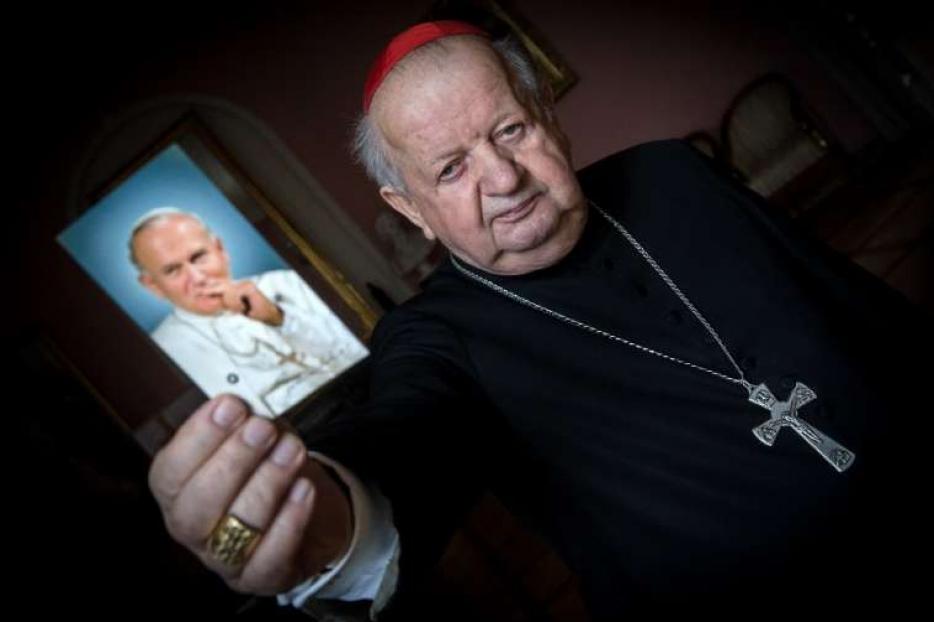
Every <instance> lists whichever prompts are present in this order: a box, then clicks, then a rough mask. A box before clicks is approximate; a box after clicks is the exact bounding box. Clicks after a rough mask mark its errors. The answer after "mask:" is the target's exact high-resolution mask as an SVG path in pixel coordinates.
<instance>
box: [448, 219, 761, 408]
mask: <svg viewBox="0 0 934 622" xmlns="http://www.w3.org/2000/svg"><path fill="white" fill-rule="evenodd" d="M590 205H591V206H592V207H593V208H594V209H595V210H597V212H599V213H600V215H601V216H603V217H604V218H606V220H607V221H608V222H609V223H610V224H611V225H613V227H615V228H616V230H617V231H619V233H620V235H622V236H623V237H624V238H626V240H628V241H629V243H630V244H632V247H633V248H634V249H635V250H636V252H638V253H639V254H640V255H641V256H642V258H643V259H645V261H646V262H647V263H648V264H649V265H650V266H651V267H652V269H653V270H655V272H656V273H657V274H658V276H660V277H661V279H662V280H663V281H664V282H665V284H666V285H668V287H669V288H670V289H671V291H673V292H674V293H675V295H676V296H677V297H678V298H679V299H680V300H681V302H682V303H684V306H685V307H687V308H688V310H689V311H690V312H691V313H692V314H693V315H694V317H696V318H697V321H698V322H700V323H701V324H702V325H703V327H704V328H705V329H706V330H707V332H708V333H710V336H711V337H712V338H713V340H714V341H715V342H716V343H717V345H718V346H720V349H721V350H722V351H723V354H725V355H726V358H727V359H728V360H729V361H730V365H732V366H733V369H735V370H736V373H737V375H738V376H739V377H738V378H734V377H732V376H727V375H726V374H722V373H720V372H718V371H716V370H713V369H709V368H707V367H704V366H703V365H697V364H696V363H691V362H690V361H685V360H684V359H681V358H678V357H677V356H672V355H671V354H665V353H664V352H659V351H658V350H654V349H652V348H649V347H648V346H644V345H642V344H640V343H636V342H635V341H630V340H629V339H625V338H623V337H620V336H618V335H614V334H613V333H609V332H607V331H605V330H601V329H599V328H597V327H595V326H591V325H590V324H588V323H586V322H582V321H580V320H577V319H575V318H572V317H569V316H567V315H564V314H563V313H560V312H558V311H555V310H554V309H550V308H548V307H545V306H543V305H540V304H538V303H537V302H533V301H531V300H529V299H528V298H525V297H523V296H520V295H519V294H517V293H515V292H513V291H510V290H508V289H506V288H505V287H502V286H500V285H498V284H496V283H494V282H493V281H491V280H489V279H487V278H485V277H483V276H480V275H479V274H477V273H476V272H473V271H472V270H468V269H467V268H466V267H464V266H463V264H461V262H460V261H458V259H457V258H456V257H455V256H454V255H451V262H452V263H453V264H454V267H455V268H457V270H458V271H460V272H461V274H463V275H464V276H466V277H467V278H469V279H472V280H474V281H476V282H477V283H480V284H481V285H484V286H485V287H488V288H489V289H491V290H493V291H494V292H496V293H498V294H501V295H503V296H505V297H506V298H509V299H510V300H513V301H515V302H518V303H520V304H522V305H525V306H526V307H529V308H531V309H534V310H536V311H538V312H540V313H544V314H545V315H548V316H550V317H553V318H555V319H557V320H560V321H562V322H565V323H567V324H570V325H571V326H576V327H577V328H580V329H582V330H585V331H587V332H589V333H593V334H595V335H599V336H601V337H605V338H606V339H609V340H610V341H615V342H617V343H622V344H625V345H627V346H629V347H632V348H635V349H636V350H640V351H642V352H646V353H648V354H652V355H654V356H657V357H659V358H662V359H665V360H666V361H670V362H672V363H677V364H679V365H684V366H685V367H690V368H691V369H695V370H697V371H701V372H704V373H707V374H710V375H711V376H716V377H717V378H720V379H721V380H725V381H727V382H730V383H733V384H738V385H740V386H742V387H743V388H744V389H746V391H747V392H748V393H750V394H752V390H753V388H754V386H753V384H752V383H750V382H749V381H748V380H746V376H745V375H744V374H743V370H742V369H740V367H739V365H737V364H736V360H735V359H734V358H733V355H732V354H730V351H729V350H728V349H727V347H726V346H725V345H724V344H723V340H722V339H721V338H720V335H719V334H717V331H716V330H714V328H713V326H711V325H710V322H708V321H707V320H706V319H705V318H704V316H703V315H701V312H700V311H698V310H697V307H695V306H694V305H693V304H692V303H691V301H690V300H688V297H687V296H685V295H684V293H682V292H681V290H680V289H679V288H678V286H677V285H675V282H674V281H672V280H671V277H669V276H668V274H666V273H665V271H664V270H663V269H662V267H661V266H659V265H658V262H656V261H655V259H653V258H652V256H651V255H650V254H649V252H648V251H647V250H645V249H644V248H643V247H642V245H641V244H639V242H638V240H636V239H635V238H634V237H633V236H632V234H631V233H629V231H627V230H626V228H625V227H624V226H623V225H622V224H621V223H619V222H617V221H616V220H615V219H613V217H612V216H610V215H609V214H608V213H606V212H605V211H603V210H602V209H601V208H600V207H599V206H598V205H597V204H596V203H594V202H593V201H591V202H590Z"/></svg>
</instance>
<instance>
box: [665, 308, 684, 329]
mask: <svg viewBox="0 0 934 622" xmlns="http://www.w3.org/2000/svg"><path fill="white" fill-rule="evenodd" d="M665 319H666V320H668V323H669V324H674V325H675V326H680V325H681V324H682V322H684V316H683V315H681V312H680V311H678V310H677V309H673V310H671V311H669V312H668V313H666V314H665Z"/></svg>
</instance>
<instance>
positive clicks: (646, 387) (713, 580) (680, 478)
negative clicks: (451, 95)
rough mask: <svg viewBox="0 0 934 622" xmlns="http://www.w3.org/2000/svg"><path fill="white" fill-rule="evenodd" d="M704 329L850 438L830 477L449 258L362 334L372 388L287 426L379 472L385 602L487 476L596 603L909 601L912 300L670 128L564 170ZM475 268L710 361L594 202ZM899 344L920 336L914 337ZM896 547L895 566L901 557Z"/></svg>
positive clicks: (585, 317) (770, 608) (665, 368)
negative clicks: (644, 254) (549, 232)
mask: <svg viewBox="0 0 934 622" xmlns="http://www.w3.org/2000/svg"><path fill="white" fill-rule="evenodd" d="M579 178H580V180H581V183H582V185H583V188H584V191H585V193H586V195H587V197H588V198H589V199H590V200H591V201H593V202H594V203H596V204H597V205H599V206H600V207H601V208H603V209H604V210H606V211H608V212H609V213H611V214H612V215H613V216H614V217H615V218H617V219H618V220H619V221H620V222H622V223H623V224H624V225H625V226H626V227H627V228H628V229H629V231H630V232H631V233H632V234H633V235H634V236H635V238H636V239H637V240H639V241H640V242H641V243H642V245H643V246H644V247H645V248H646V249H647V250H648V252H649V253H651V254H652V256H654V258H655V259H656V260H657V261H658V263H659V264H660V265H661V267H662V268H663V269H664V270H665V271H667V273H668V274H669V276H671V278H672V279H673V280H674V282H675V283H676V284H677V285H678V286H679V287H680V288H681V290H682V291H683V292H684V294H685V295H686V296H687V297H688V298H689V299H690V300H691V301H692V302H693V303H694V304H695V305H696V306H697V308H698V309H699V310H700V312H701V313H702V314H704V316H705V317H706V318H707V319H708V321H709V322H710V323H711V324H712V325H713V327H714V328H715V329H716V330H717V331H718V333H719V334H720V336H721V337H722V338H723V340H724V343H725V344H726V346H727V348H728V349H729V350H730V351H731V352H732V354H733V355H734V357H735V358H736V360H737V362H738V363H739V365H740V366H741V368H742V369H743V370H744V372H745V374H746V377H747V378H748V379H749V381H750V382H752V383H753V384H758V383H760V382H765V383H766V384H767V385H768V386H769V387H770V389H771V390H772V392H773V393H774V394H775V395H776V397H777V398H778V399H780V400H784V399H785V398H787V397H788V395H789V392H790V391H791V389H792V388H793V387H794V386H795V383H796V382H799V381H800V382H803V383H805V384H806V385H807V386H809V387H810V388H811V389H813V390H814V391H815V392H816V393H817V400H815V401H813V402H811V403H809V404H807V405H805V406H804V407H802V408H801V409H800V412H799V415H800V417H801V418H802V419H803V420H805V421H807V422H808V423H810V424H811V425H812V426H814V427H816V428H817V429H819V430H820V431H822V432H823V433H825V434H827V435H829V436H830V437H832V438H833V439H835V440H836V441H838V442H839V443H841V444H842V445H844V446H845V447H846V448H848V449H850V450H852V451H853V452H854V453H855V455H856V458H855V462H854V463H853V465H852V467H851V468H849V469H848V470H846V471H845V472H843V473H838V472H837V471H836V470H835V469H834V468H832V467H831V466H830V465H829V464H828V463H827V462H826V461H825V460H823V459H822V458H821V457H820V456H819V455H818V453H817V452H816V451H815V450H814V449H812V448H811V447H810V446H809V445H808V444H806V443H805V442H804V440H803V439H802V438H801V437H800V436H799V435H798V434H797V433H796V432H795V431H794V430H792V429H790V428H784V429H782V430H781V432H780V433H779V435H778V438H777V440H776V442H775V444H774V446H772V447H767V446H765V445H764V444H763V443H761V442H760V441H759V440H757V438H756V437H755V436H754V435H753V433H752V429H753V428H754V427H756V426H757V425H759V424H760V423H762V422H764V421H766V420H767V419H768V417H769V413H768V411H766V410H763V409H761V408H758V407H756V406H755V405H753V404H751V403H750V402H748V401H747V397H748V395H747V393H746V391H745V390H744V389H743V388H742V387H741V386H738V385H735V384H731V383H728V382H726V381H724V380H721V379H718V378H715V377H713V376H710V375H708V374H705V373H702V372H698V371H696V370H692V369H689V368H686V367H684V366H681V365H678V364H675V363H672V362H670V361H666V360H663V359H661V358H659V357H656V356H653V355H651V354H647V353H645V352H641V351H638V350H636V349H634V348H631V347H628V346H626V345H622V344H619V343H614V342H611V341H610V340H607V339H605V338H604V337H601V336H597V335H592V334H588V333H585V332H583V331H582V330H580V329H579V328H576V327H573V326H570V325H568V324H566V323H563V322H561V321H559V320H556V319H554V318H551V317H547V316H545V315H543V314H541V313H539V312H537V311H534V310H531V309H529V308H526V307H524V306H522V305H520V304H518V303H516V302H515V301H512V300H509V299H506V298H504V297H502V296H500V295H499V294H496V293H494V292H492V291H490V290H488V289H486V288H484V287H483V286H481V285H479V284H477V283H474V282H471V281H469V280H468V279H466V278H465V277H464V276H463V275H461V274H459V273H458V272H457V270H456V269H455V268H454V267H453V266H452V265H451V264H450V262H448V263H446V264H445V265H444V266H442V267H441V268H440V269H439V270H438V271H437V272H436V273H435V274H434V275H433V276H432V277H431V278H430V280H429V281H428V282H427V284H426V286H425V290H424V292H423V293H421V294H420V295H418V296H416V297H415V298H414V299H412V300H411V301H409V302H407V303H406V304H404V305H403V306H401V307H400V308H398V309H396V310H394V311H393V312H392V313H390V314H389V315H388V316H387V317H386V318H384V319H383V321H382V322H381V323H380V325H379V327H378V329H377V332H376V335H375V337H374V340H373V345H372V349H373V368H374V371H373V379H372V402H371V404H370V406H369V407H368V408H367V409H365V410H364V411H363V412H360V413H357V414H356V415H354V416H352V417H348V418H346V419H344V420H343V421H341V422H340V423H339V424H337V425H335V426H334V427H333V428H331V429H330V430H329V431H324V432H323V433H322V435H321V436H319V437H318V439H317V440H316V441H315V442H314V443H312V444H313V445H314V446H315V448H317V449H320V450H321V451H324V452H327V453H330V454H332V455H333V456H334V457H335V458H336V459H338V460H340V461H343V462H344V463H345V464H347V466H349V467H351V468H352V469H355V470H356V471H357V472H358V473H359V474H360V475H361V476H362V477H364V478H368V479H371V480H372V481H375V482H377V483H378V484H379V486H380V488H381V489H382V491H383V492H384V493H385V494H386V495H387V496H388V497H389V499H390V500H391V502H392V504H393V509H394V513H395V522H396V525H397V527H398V529H399V532H400V541H401V547H402V548H401V550H402V555H401V569H402V574H401V579H400V592H399V593H400V595H401V596H400V598H399V600H398V602H404V600H405V595H406V592H407V590H408V589H410V588H412V586H414V585H416V584H417V583H418V577H419V576H420V574H421V573H422V572H423V571H424V569H425V568H428V567H430V565H431V563H432V562H433V561H434V560H435V559H436V556H437V555H438V553H439V552H440V550H441V548H442V547H443V545H444V541H445V537H446V536H447V535H448V534H449V533H450V532H451V529H452V525H453V523H454V521H455V520H456V518H457V517H458V516H459V515H460V514H461V513H462V512H463V510H464V509H465V507H467V505H468V504H469V503H470V502H471V501H472V500H473V498H474V497H473V493H474V492H475V491H477V490H478V489H479V488H481V487H491V488H492V489H493V490H494V491H496V492H497V493H498V494H499V496H500V497H501V498H502V499H503V500H504V501H506V502H507V504H509V505H510V507H512V508H513V509H514V510H515V511H516V512H517V513H518V514H520V515H521V516H523V517H525V518H527V520H528V522H529V523H530V524H531V525H533V526H534V527H536V528H537V529H539V530H540V532H541V533H542V534H544V536H545V537H546V538H547V539H549V540H550V541H551V542H552V543H553V544H554V545H555V546H556V548H557V550H558V551H559V552H560V553H561V554H562V556H563V557H564V558H565V559H566V561H567V562H568V564H569V565H570V567H571V568H572V569H573V570H574V571H575V572H576V573H577V574H578V575H579V577H580V579H581V583H582V587H583V590H584V595H585V597H586V599H587V602H588V606H589V607H590V608H591V610H592V613H593V616H594V618H596V619H622V618H624V617H626V616H631V615H639V614H646V613H649V612H651V613H652V614H654V615H657V614H664V613H675V612H677V613H705V612H708V611H709V612H711V613H717V614H721V615H732V614H736V613H742V612H745V613H746V614H748V615H749V616H752V617H763V616H769V615H773V614H778V613H793V614H797V615H807V614H815V613H830V614H835V615H837V614H839V615H845V614H849V613H852V612H854V611H856V612H866V611H868V610H870V609H872V608H881V610H886V611H890V612H894V611H897V610H900V609H902V608H903V607H907V606H908V602H909V600H913V601H915V602H922V601H921V597H923V596H924V594H923V593H922V592H919V591H918V587H917V586H918V585H922V586H923V585H924V582H923V581H922V580H921V579H922V575H924V574H926V571H925V570H924V567H925V565H926V559H927V553H928V551H929V544H928V543H929V537H928V536H927V529H928V528H929V525H928V523H927V517H928V516H929V513H928V511H927V510H926V509H925V508H926V506H927V505H928V503H927V502H928V496H929V492H928V491H929V490H930V488H929V485H928V483H927V474H928V473H929V472H930V469H928V468H927V467H926V466H925V465H926V460H927V457H928V456H927V455H926V448H927V446H928V443H927V440H926V438H925V436H926V434H927V431H928V430H929V429H930V425H929V423H928V419H930V417H931V415H932V414H934V408H932V407H931V405H930V404H931V397H930V395H931V393H932V388H931V387H930V386H927V385H925V384H922V382H924V381H925V379H926V378H928V377H930V375H931V374H930V372H931V370H932V369H934V366H932V365H931V363H930V361H929V359H928V358H926V357H928V356H930V353H931V345H932V339H931V334H930V329H929V324H928V323H927V319H926V318H924V317H923V316H922V314H921V312H920V311H919V310H917V309H916V308H914V307H912V306H910V305H909V304H908V303H907V302H906V301H904V299H902V298H901V297H900V296H899V295H897V294H896V293H894V292H892V291H891V290H889V289H888V288H887V287H886V286H885V285H883V284H881V283H880V282H877V281H876V280H875V279H874V278H873V277H871V276H870V275H868V274H867V273H865V272H863V271H862V270H861V269H860V268H858V267H856V266H854V265H852V264H850V263H849V262H848V261H847V260H846V259H844V258H842V257H839V256H837V255H835V254H833V253H832V252H830V251H828V250H827V249H825V248H823V247H822V246H820V245H818V244H816V243H814V242H812V241H810V240H807V239H805V238H804V237H802V236H801V235H800V234H799V233H798V232H796V231H795V230H794V227H793V226H792V225H791V224H790V223H789V222H787V221H786V219H785V218H784V217H783V216H782V215H781V214H776V213H774V211H773V209H772V208H771V207H770V206H768V205H767V204H765V203H764V202H763V201H762V200H761V199H759V198H758V197H757V196H756V195H754V194H753V193H751V192H750V191H748V190H746V189H745V188H743V187H741V186H739V185H738V184H736V183H734V182H733V181H732V180H731V179H730V178H729V177H728V176H727V175H725V174H724V173H722V172H721V171H718V170H716V168H715V165H714V164H713V163H711V162H710V161H708V160H707V159H706V158H704V157H703V156H701V155H699V154H698V153H696V152H695V151H694V150H693V149H692V148H690V147H689V146H687V145H686V144H684V143H682V142H680V141H662V142H654V143H648V144H645V145H641V146H638V147H635V148H632V149H627V150H625V151H623V152H621V153H619V154H616V155H614V156H612V157H609V158H607V159H605V160H602V161H600V162H598V163H596V164H593V165H591V166H589V167H587V168H586V169H584V170H583V171H581V172H580V174H579ZM487 276H489V278H491V280H493V281H495V282H496V283H498V284H500V285H502V286H504V287H506V288H508V289H510V290H512V291H514V292H516V293H518V294H521V295H522V296H524V297H526V298H528V299H531V300H534V301H535V302H537V303H539V304H542V305H544V306H547V307H549V308H552V309H554V310H556V311H559V312H561V313H563V314H565V315H567V316H571V317H574V318H577V319H579V320H582V321H585V322H587V323H588V324H591V325H593V326H596V327H599V328H601V329H603V330H606V331H608V332H611V333H614V334H617V335H619V336H621V337H625V338H627V339H630V340H632V341H636V342H638V343H641V344H643V345H645V346H648V347H651V348H653V349H655V350H659V351H661V352H665V353H667V354H670V355H674V356H677V357H679V358H682V359H685V360H687V361H691V362H693V363H696V364H699V365H703V366H705V367H708V368H711V369H714V370H717V371H720V372H722V373H724V374H726V375H729V376H735V375H736V373H735V371H734V369H733V368H732V367H731V365H730V364H729V362H728V360H727V359H726V357H725V356H724V354H723V352H722V351H721V350H720V348H719V347H718V346H717V345H716V344H715V343H714V341H713V340H712V339H711V338H710V335H709V334H708V332H707V331H706V330H705V329H704V328H703V327H702V325H701V324H700V323H699V322H698V321H697V320H696V319H695V317H694V316H693V315H692V314H691V313H690V312H689V311H688V309H687V308H686V307H685V306H684V305H683V304H682V302H681V301H680V300H679V299H678V298H677V297H676V296H675V294H674V293H673V292H672V291H671V290H670V289H669V288H668V286H666V285H665V283H664V282H663V281H662V280H661V278H660V277H659V276H658V275H657V274H656V272H655V271H654V270H653V269H652V268H651V267H650V266H649V265H648V264H647V263H646V261H644V260H643V259H642V258H641V257H640V256H639V255H638V254H637V253H636V252H635V251H634V249H633V247H632V246H631V245H630V244H629V243H628V242H627V241H626V240H624V239H623V238H622V237H621V236H620V235H619V234H618V233H617V232H616V231H615V230H614V229H613V228H612V227H611V226H610V225H609V224H608V222H607V221H606V220H605V219H604V218H602V217H601V216H600V215H599V214H598V213H597V212H596V211H594V210H591V211H590V214H589V217H588V223H587V226H586V229H585V231H584V233H583V236H582V238H581V240H580V242H579V243H578V245H577V246H576V247H575V249H574V250H573V251H572V252H571V253H570V254H569V255H568V256H567V257H566V258H565V259H564V260H562V261H561V262H560V263H559V264H557V265H555V266H552V267H550V268H547V269H545V270H542V271H539V272H535V273H532V274H528V275H523V276H518V277H496V276H490V275H487ZM919 357H921V358H919ZM916 560H918V561H920V563H921V564H922V566H921V568H920V569H916V568H915V563H914V562H915V561H916Z"/></svg>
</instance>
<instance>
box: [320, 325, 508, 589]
mask: <svg viewBox="0 0 934 622" xmlns="http://www.w3.org/2000/svg"><path fill="white" fill-rule="evenodd" d="M373 343H374V345H373V347H372V356H373V362H372V376H371V383H370V391H371V395H370V401H369V403H368V404H367V405H366V406H365V407H364V408H362V409H360V410H359V411H357V412H354V413H352V414H350V415H347V416H344V417H341V418H339V419H338V420H336V421H334V422H331V423H329V424H328V425H326V426H325V427H324V428H323V429H319V430H316V431H315V433H314V436H313V438H312V439H310V442H309V445H310V447H311V448H312V449H314V450H316V451H320V452H322V453H324V454H325V455H328V456H330V457H332V458H334V459H335V460H337V461H339V462H340V463H342V464H343V465H345V466H347V467H348V468H350V469H351V470H352V471H354V472H355V473H356V474H357V475H358V476H359V477H361V478H362V479H363V480H365V481H367V482H369V483H375V484H376V485H377V486H378V487H379V489H380V491H381V492H382V493H383V494H385V495H386V497H387V498H388V499H389V500H390V503H391V505H392V511H393V522H394V524H395V526H396V528H397V529H398V531H399V537H400V545H401V555H400V578H399V584H398V590H397V596H399V595H401V596H402V597H404V596H405V594H406V593H407V592H408V591H409V590H410V589H411V588H412V587H413V586H415V587H416V588H417V585H418V584H419V583H420V582H421V580H422V579H423V578H424V576H425V574H426V573H427V572H428V571H430V570H431V568H432V567H433V566H434V564H435V563H436V562H437V560H438V558H439V557H440V555H441V553H442V552H443V550H444V547H445V546H446V544H447V541H448V540H449V539H450V536H451V535H452V534H453V532H454V530H455V528H456V527H457V525H458V524H459V522H460V521H461V519H462V518H463V517H464V515H465V514H466V511H467V510H468V509H469V508H470V507H471V505H472V504H473V502H474V501H475V500H476V498H477V497H478V495H479V493H480V492H481V491H482V489H483V488H484V487H485V486H487V484H488V480H489V476H490V474H491V473H492V472H493V471H494V470H495V469H496V468H497V463H498V462H499V458H500V456H502V455H503V452H504V451H505V448H504V447H503V443H504V438H506V437H507V436H508V435H506V434H504V428H503V424H502V422H501V421H500V419H499V417H498V416H497V415H496V413H495V411H494V409H493V408H492V407H491V405H490V404H489V403H488V402H487V400H486V399H485V398H484V396H483V394H482V393H481V391H480V390H479V388H478V387H477V385H476V383H475V382H474V380H473V374H472V372H471V369H470V363H469V360H468V357H467V355H466V353H465V352H464V348H463V346H462V344H461V341H460V340H459V338H458V337H457V336H456V335H455V334H454V332H453V331H452V330H451V329H450V328H449V327H448V326H447V325H445V324H444V322H443V321H441V320H439V319H437V318H431V317H426V316H424V315H420V314H417V313H414V312H411V311H409V310H406V309H397V310H395V311H394V312H393V313H391V314H390V315H389V316H387V317H386V318H384V319H383V321H382V322H381V323H380V326H379V327H378V329H377V331H376V334H375V335H374V340H373ZM416 591H417V589H416ZM397 601H398V598H395V599H394V603H395V602H397Z"/></svg>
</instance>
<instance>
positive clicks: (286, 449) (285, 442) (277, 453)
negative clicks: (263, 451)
mask: <svg viewBox="0 0 934 622" xmlns="http://www.w3.org/2000/svg"><path fill="white" fill-rule="evenodd" d="M301 448H302V446H301V444H300V443H299V442H298V440H297V439H296V438H295V437H294V436H286V437H285V438H283V439H282V440H280V441H279V444H278V445H276V449H275V450H274V451H273V452H272V461H273V462H275V463H276V464H278V465H279V466H281V467H287V466H290V465H291V464H292V463H294V462H295V458H296V457H297V456H298V452H299V451H301Z"/></svg>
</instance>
